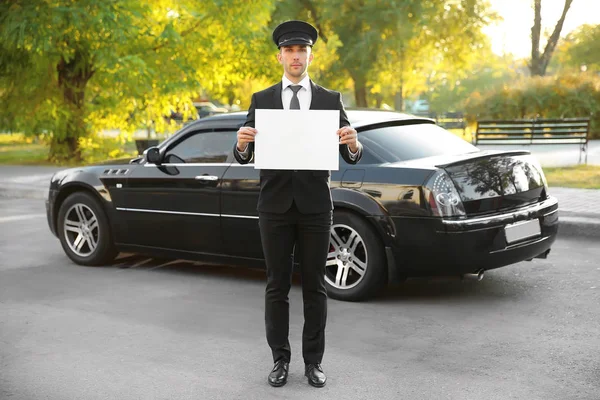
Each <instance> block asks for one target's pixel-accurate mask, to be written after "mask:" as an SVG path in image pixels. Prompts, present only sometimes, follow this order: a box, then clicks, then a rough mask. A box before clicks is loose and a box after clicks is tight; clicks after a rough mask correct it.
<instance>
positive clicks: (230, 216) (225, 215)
mask: <svg viewBox="0 0 600 400" xmlns="http://www.w3.org/2000/svg"><path fill="white" fill-rule="evenodd" d="M221 217H227V218H244V219H258V217H257V216H253V215H233V214H221Z"/></svg>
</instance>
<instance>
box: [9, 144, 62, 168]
mask: <svg viewBox="0 0 600 400" xmlns="http://www.w3.org/2000/svg"><path fill="white" fill-rule="evenodd" d="M0 164H22V165H51V163H50V162H49V161H48V147H47V146H45V145H43V144H36V143H32V144H16V145H2V144H0Z"/></svg>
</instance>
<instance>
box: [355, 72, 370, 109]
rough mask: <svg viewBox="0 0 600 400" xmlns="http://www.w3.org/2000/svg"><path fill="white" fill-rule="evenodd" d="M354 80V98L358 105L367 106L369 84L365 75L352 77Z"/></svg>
mask: <svg viewBox="0 0 600 400" xmlns="http://www.w3.org/2000/svg"><path fill="white" fill-rule="evenodd" d="M352 80H353V81H354V100H355V101H356V107H367V85H366V79H364V78H363V77H356V78H354V77H353V78H352Z"/></svg>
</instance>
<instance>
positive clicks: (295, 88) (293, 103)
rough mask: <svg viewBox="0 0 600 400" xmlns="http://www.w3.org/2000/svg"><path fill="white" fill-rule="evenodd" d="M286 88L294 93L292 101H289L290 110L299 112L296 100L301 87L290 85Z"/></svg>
mask: <svg viewBox="0 0 600 400" xmlns="http://www.w3.org/2000/svg"><path fill="white" fill-rule="evenodd" d="M288 87H289V88H290V89H292V92H294V95H293V96H292V100H291V101H290V110H299V109H300V100H298V91H299V90H300V89H302V85H290V86H288Z"/></svg>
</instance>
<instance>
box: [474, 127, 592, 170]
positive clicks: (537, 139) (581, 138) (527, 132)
mask: <svg viewBox="0 0 600 400" xmlns="http://www.w3.org/2000/svg"><path fill="white" fill-rule="evenodd" d="M589 132H590V119H589V118H564V119H521V120H483V121H477V130H476V131H475V145H476V146H477V145H480V144H490V145H515V144H516V145H532V144H574V145H578V146H579V161H578V162H579V163H581V158H582V155H583V154H585V163H586V164H587V147H588V137H589Z"/></svg>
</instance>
